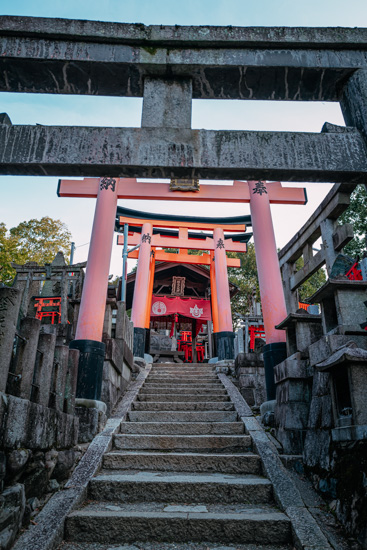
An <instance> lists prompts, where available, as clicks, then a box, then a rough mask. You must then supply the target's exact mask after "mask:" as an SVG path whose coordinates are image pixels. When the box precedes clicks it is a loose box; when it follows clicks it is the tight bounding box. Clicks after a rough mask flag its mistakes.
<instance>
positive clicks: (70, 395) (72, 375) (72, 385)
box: [65, 349, 79, 414]
mask: <svg viewBox="0 0 367 550" xmlns="http://www.w3.org/2000/svg"><path fill="white" fill-rule="evenodd" d="M78 361H79V351H78V350H77V349H69V357H68V370H67V373H66V383H65V405H66V406H65V412H66V413H68V414H74V410H75V392H76V382H77V379H78Z"/></svg>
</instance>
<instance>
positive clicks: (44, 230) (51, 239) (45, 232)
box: [0, 216, 71, 284]
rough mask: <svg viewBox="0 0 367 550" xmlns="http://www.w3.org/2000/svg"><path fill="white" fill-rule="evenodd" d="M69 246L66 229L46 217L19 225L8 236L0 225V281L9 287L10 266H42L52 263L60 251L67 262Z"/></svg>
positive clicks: (63, 225) (69, 240)
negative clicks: (36, 264)
mask: <svg viewBox="0 0 367 550" xmlns="http://www.w3.org/2000/svg"><path fill="white" fill-rule="evenodd" d="M70 243H71V233H70V231H69V230H68V228H67V227H66V225H65V224H64V223H63V222H61V221H60V220H54V219H52V218H49V217H47V216H45V217H43V218H41V219H40V220H37V219H32V220H29V221H24V222H21V223H20V224H19V225H17V226H16V227H12V228H11V229H10V231H9V232H8V231H7V230H6V226H5V224H4V223H0V281H2V282H3V283H5V284H10V283H11V281H12V279H13V278H14V275H15V271H14V270H13V268H12V267H11V262H14V263H17V264H24V263H26V262H31V261H32V262H37V263H39V264H40V265H43V264H45V263H50V262H52V260H53V259H54V257H55V256H56V254H57V252H59V251H61V252H63V254H64V256H65V257H66V258H68V256H69V255H70V248H71V244H70Z"/></svg>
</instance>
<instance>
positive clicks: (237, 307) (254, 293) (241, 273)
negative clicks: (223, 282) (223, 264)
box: [227, 243, 260, 324]
mask: <svg viewBox="0 0 367 550" xmlns="http://www.w3.org/2000/svg"><path fill="white" fill-rule="evenodd" d="M227 256H228V257H229V258H239V259H240V260H241V267H239V268H236V267H229V268H228V279H229V280H230V281H231V283H233V284H235V285H236V286H237V287H238V288H239V293H238V294H237V295H236V296H234V297H233V298H232V300H231V307H232V317H233V321H234V323H235V324H237V323H238V319H239V318H238V316H237V315H236V314H239V315H248V314H249V313H250V310H251V306H252V302H253V297H255V299H256V301H257V302H260V291H259V279H258V276H257V266H256V256H255V247H254V245H253V244H252V243H248V244H247V253H246V254H242V253H240V252H227Z"/></svg>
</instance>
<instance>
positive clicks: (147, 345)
mask: <svg viewBox="0 0 367 550" xmlns="http://www.w3.org/2000/svg"><path fill="white" fill-rule="evenodd" d="M149 350H150V329H149V328H146V329H145V353H149Z"/></svg>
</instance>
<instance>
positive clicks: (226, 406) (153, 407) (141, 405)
mask: <svg viewBox="0 0 367 550" xmlns="http://www.w3.org/2000/svg"><path fill="white" fill-rule="evenodd" d="M132 410H133V411H233V410H234V405H233V403H231V402H230V401H227V402H225V401H224V402H216V401H209V402H205V401H204V402H201V401H199V402H195V401H189V402H188V403H185V402H184V401H179V402H178V403H175V402H174V401H158V400H156V401H135V402H134V403H133V405H132Z"/></svg>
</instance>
